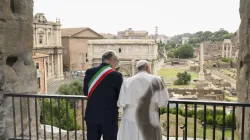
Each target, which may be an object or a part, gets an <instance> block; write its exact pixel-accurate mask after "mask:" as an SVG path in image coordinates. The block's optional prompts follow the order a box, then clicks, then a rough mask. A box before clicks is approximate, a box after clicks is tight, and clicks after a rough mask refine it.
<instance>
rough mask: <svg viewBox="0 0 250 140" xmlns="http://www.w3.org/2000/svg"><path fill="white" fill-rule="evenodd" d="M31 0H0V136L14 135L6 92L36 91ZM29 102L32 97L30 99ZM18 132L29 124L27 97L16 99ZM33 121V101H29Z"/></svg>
mask: <svg viewBox="0 0 250 140" xmlns="http://www.w3.org/2000/svg"><path fill="white" fill-rule="evenodd" d="M32 27H33V0H0V87H1V88H0V101H3V102H2V104H0V139H1V140H5V139H7V138H8V137H13V136H14V134H13V130H14V129H13V126H14V125H13V113H12V112H13V109H12V100H11V99H10V98H9V97H4V96H3V95H4V94H6V93H36V70H35V67H34V65H33V62H32V48H33V28H32ZM31 102H32V101H31ZM14 103H15V106H16V108H15V113H16V128H17V136H20V135H21V125H20V122H21V120H20V117H21V116H20V114H21V112H20V108H21V107H22V115H23V116H22V117H23V123H24V124H23V129H24V130H26V129H27V127H28V125H27V123H28V116H27V108H28V107H27V99H23V100H22V106H20V100H19V99H15V102H14ZM30 107H31V108H30V109H31V111H32V113H31V120H32V121H31V124H32V125H33V124H34V121H35V118H34V113H33V112H34V105H33V104H32V105H30Z"/></svg>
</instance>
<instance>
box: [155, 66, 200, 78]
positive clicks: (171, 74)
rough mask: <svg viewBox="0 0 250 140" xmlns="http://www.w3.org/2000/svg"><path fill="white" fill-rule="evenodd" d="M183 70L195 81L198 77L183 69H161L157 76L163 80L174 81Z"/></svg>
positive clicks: (196, 74)
mask: <svg viewBox="0 0 250 140" xmlns="http://www.w3.org/2000/svg"><path fill="white" fill-rule="evenodd" d="M185 70H186V71H187V72H188V73H189V74H190V75H191V76H192V79H197V78H198V77H199V75H198V73H195V72H193V71H190V70H189V69H185V68H162V69H160V70H159V71H158V75H159V76H161V77H163V78H164V80H169V79H170V80H171V79H176V75H177V73H178V72H184V71H185Z"/></svg>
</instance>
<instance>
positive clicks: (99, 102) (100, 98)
mask: <svg viewBox="0 0 250 140" xmlns="http://www.w3.org/2000/svg"><path fill="white" fill-rule="evenodd" d="M106 65H108V64H106V63H102V64H100V65H99V66H97V67H94V68H90V69H88V70H87V71H86V74H85V79H84V88H83V89H84V95H85V96H87V95H88V84H89V82H90V80H91V78H92V77H93V76H94V75H95V74H96V73H97V71H98V70H100V69H101V68H102V67H104V66H106ZM122 82H123V79H122V74H121V73H119V72H117V71H114V72H111V73H110V74H108V75H107V76H106V77H105V78H104V79H103V80H102V81H101V82H100V83H99V85H98V86H97V87H96V89H95V90H94V92H93V93H92V95H91V97H90V99H89V100H88V103H87V108H86V112H85V120H86V122H87V123H95V124H103V123H112V122H114V121H118V107H117V101H118V97H119V93H120V88H121V85H122Z"/></svg>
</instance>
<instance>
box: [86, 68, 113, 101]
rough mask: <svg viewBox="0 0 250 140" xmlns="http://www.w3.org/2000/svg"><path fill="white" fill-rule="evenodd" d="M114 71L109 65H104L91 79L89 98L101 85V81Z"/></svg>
mask: <svg viewBox="0 0 250 140" xmlns="http://www.w3.org/2000/svg"><path fill="white" fill-rule="evenodd" d="M112 71H114V70H113V69H112V68H111V67H110V66H109V65H107V66H104V67H102V68H101V69H100V70H99V71H98V72H97V73H96V74H95V75H94V76H93V77H92V79H91V80H90V82H89V85H88V98H90V96H91V95H92V93H93V91H94V90H95V89H96V87H97V86H98V85H99V83H100V82H101V81H102V80H103V79H104V78H105V77H106V76H107V75H108V74H109V73H111V72H112Z"/></svg>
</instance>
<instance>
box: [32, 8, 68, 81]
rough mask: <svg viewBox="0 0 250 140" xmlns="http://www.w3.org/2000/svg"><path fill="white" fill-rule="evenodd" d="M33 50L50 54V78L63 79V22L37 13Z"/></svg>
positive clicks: (48, 70) (48, 66) (48, 75)
mask: <svg viewBox="0 0 250 140" xmlns="http://www.w3.org/2000/svg"><path fill="white" fill-rule="evenodd" d="M33 33H34V34H33V35H34V44H33V52H36V53H40V54H46V55H48V61H47V63H46V65H47V66H46V67H47V72H46V73H47V77H48V80H50V81H51V80H52V81H54V80H62V79H64V75H63V69H62V68H63V67H62V64H63V57H62V53H63V46H62V43H61V23H60V21H59V20H56V22H50V21H47V19H46V18H45V16H44V14H43V13H37V14H36V15H35V16H34V19H33Z"/></svg>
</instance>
